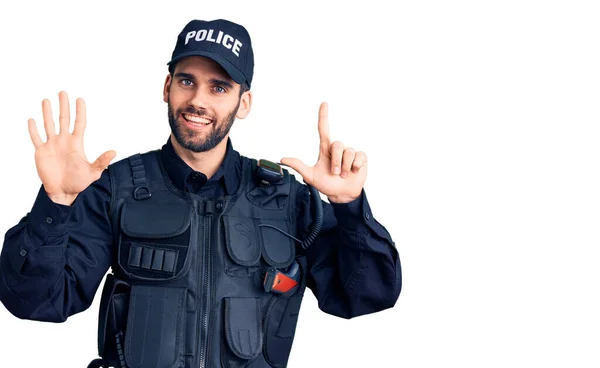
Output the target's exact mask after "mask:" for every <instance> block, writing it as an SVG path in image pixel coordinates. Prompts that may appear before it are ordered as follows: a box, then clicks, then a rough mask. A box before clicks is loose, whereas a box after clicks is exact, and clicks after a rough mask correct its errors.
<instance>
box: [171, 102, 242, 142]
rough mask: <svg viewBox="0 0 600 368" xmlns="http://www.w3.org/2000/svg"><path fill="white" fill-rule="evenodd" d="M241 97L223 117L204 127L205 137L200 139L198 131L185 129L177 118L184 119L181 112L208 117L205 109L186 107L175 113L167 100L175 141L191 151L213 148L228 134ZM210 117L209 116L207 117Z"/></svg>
mask: <svg viewBox="0 0 600 368" xmlns="http://www.w3.org/2000/svg"><path fill="white" fill-rule="evenodd" d="M240 101H241V98H240V99H239V100H238V103H237V105H236V107H235V108H233V110H231V111H230V113H229V114H227V116H225V118H224V119H222V120H219V121H216V120H214V119H213V122H212V123H211V124H210V125H211V127H210V129H206V133H205V134H206V135H207V136H206V138H205V139H201V138H200V133H199V132H194V131H192V130H190V129H187V128H186V127H185V126H184V125H183V124H184V123H182V122H180V121H179V119H180V118H181V119H184V117H183V116H181V114H194V115H198V116H205V117H209V116H208V114H207V113H206V110H204V109H202V110H196V109H194V108H192V107H186V108H181V109H177V111H176V113H174V112H173V107H172V106H171V100H169V101H168V103H167V106H168V109H169V112H168V114H169V125H170V126H171V132H172V133H173V136H175V139H176V140H177V143H179V144H180V145H181V146H182V147H183V148H185V149H188V150H190V151H193V152H206V151H210V150H211V149H213V148H215V147H216V146H217V145H218V144H219V143H221V141H223V138H225V137H226V136H227V134H229V130H230V129H231V126H232V125H233V121H234V120H235V115H236V114H237V111H238V109H239V107H240ZM209 118H210V117H209Z"/></svg>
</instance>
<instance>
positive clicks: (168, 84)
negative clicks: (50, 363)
mask: <svg viewBox="0 0 600 368" xmlns="http://www.w3.org/2000/svg"><path fill="white" fill-rule="evenodd" d="M171 80H172V79H171V74H169V75H167V79H166V80H165V87H164V89H163V101H165V102H169V92H170V91H171Z"/></svg>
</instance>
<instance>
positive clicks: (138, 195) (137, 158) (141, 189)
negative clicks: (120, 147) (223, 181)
mask: <svg viewBox="0 0 600 368" xmlns="http://www.w3.org/2000/svg"><path fill="white" fill-rule="evenodd" d="M129 166H130V167H131V174H132V177H133V185H134V186H135V188H134V189H133V198H135V199H136V200H138V201H139V200H142V199H146V198H150V197H151V196H152V193H151V192H150V188H149V187H148V181H147V180H146V170H145V169H144V162H143V161H142V156H141V155H140V154H139V153H136V154H135V155H133V156H131V157H129Z"/></svg>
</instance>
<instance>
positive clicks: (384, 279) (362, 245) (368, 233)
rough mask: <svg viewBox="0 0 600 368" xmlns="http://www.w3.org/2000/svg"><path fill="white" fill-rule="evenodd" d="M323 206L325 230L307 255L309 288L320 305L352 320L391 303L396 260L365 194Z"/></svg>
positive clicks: (397, 277)
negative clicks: (343, 201) (353, 199)
mask: <svg viewBox="0 0 600 368" xmlns="http://www.w3.org/2000/svg"><path fill="white" fill-rule="evenodd" d="M325 208H326V211H325V212H326V214H327V215H326V217H327V218H328V220H327V221H326V222H327V223H328V224H327V226H326V229H327V230H326V231H324V232H323V234H322V235H321V236H320V237H319V239H318V244H316V245H315V246H314V247H313V248H311V250H310V251H309V252H308V253H307V256H308V258H309V261H310V262H311V270H310V275H309V286H310V287H311V289H312V290H313V292H314V293H315V296H316V297H317V299H318V300H319V306H320V308H321V309H322V310H324V311H325V312H327V313H330V314H333V315H336V316H340V317H343V318H352V317H356V316H359V315H364V314H369V313H373V312H377V311H380V310H383V309H386V308H390V307H392V306H393V305H394V304H395V303H396V301H397V299H398V296H399V294H400V289H401V284H402V278H401V269H400V259H399V256H398V251H397V250H396V248H395V245H394V242H393V241H392V239H391V236H390V234H389V233H388V232H387V230H386V229H385V228H384V227H383V226H381V225H380V224H379V223H378V222H377V221H376V220H375V219H374V218H373V216H372V213H371V210H370V207H369V204H368V201H367V199H366V196H365V194H364V192H363V193H362V194H361V196H360V197H359V198H357V199H356V201H352V202H350V203H346V204H344V205H340V204H335V203H334V204H333V205H326V207H325Z"/></svg>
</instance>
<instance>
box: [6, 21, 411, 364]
mask: <svg viewBox="0 0 600 368" xmlns="http://www.w3.org/2000/svg"><path fill="white" fill-rule="evenodd" d="M168 64H169V75H168V76H167V77H166V81H165V85H164V91H163V94H164V101H165V102H166V103H167V105H168V118H169V124H170V126H171V132H172V134H171V136H170V137H169V139H168V141H167V143H166V144H165V145H164V146H163V147H162V149H160V150H156V151H151V152H147V153H144V154H137V155H133V156H131V157H128V158H126V159H123V160H120V161H118V162H116V163H113V164H110V165H109V163H110V161H111V160H112V159H113V158H114V157H115V154H116V153H115V152H114V151H107V152H106V153H104V154H102V155H101V156H100V157H99V158H98V159H97V160H96V161H94V162H93V163H89V162H88V161H87V159H86V158H85V155H84V152H83V134H84V129H85V124H86V113H85V104H84V102H83V100H82V99H78V100H77V109H76V118H75V122H74V130H73V133H72V134H71V133H70V132H69V124H70V116H69V101H68V97H67V95H66V93H64V92H61V93H60V94H59V102H60V107H59V108H60V115H59V124H60V127H59V128H60V129H59V130H60V133H59V134H56V133H55V127H54V122H53V119H52V112H51V108H50V104H49V102H48V101H47V100H44V101H43V103H42V105H43V108H42V110H43V117H44V125H45V130H46V135H47V141H46V142H43V141H42V139H41V137H40V135H39V133H38V131H37V129H36V125H35V122H34V121H33V120H30V121H29V132H30V135H31V139H32V142H33V144H34V147H35V149H36V153H35V162H36V166H37V170H38V174H39V176H40V179H41V181H42V187H41V188H40V191H39V194H38V197H37V199H36V202H35V204H34V206H33V208H32V210H31V212H30V213H29V214H27V215H26V216H25V217H24V218H23V219H22V220H21V221H20V222H19V224H17V225H16V226H15V227H13V228H12V229H10V230H9V231H8V232H7V234H6V238H5V242H4V246H3V249H2V253H1V259H0V261H1V265H2V267H1V268H0V300H1V301H2V302H3V304H4V305H5V306H6V308H7V309H8V310H9V311H10V312H11V313H12V314H14V315H15V316H17V317H19V318H24V319H31V320H40V321H54V322H62V321H65V320H66V319H67V318H68V317H69V316H71V315H73V314H75V313H79V312H81V311H83V310H85V309H87V308H88V307H89V306H90V304H91V303H92V300H93V298H94V295H95V293H96V291H97V289H98V287H99V285H100V283H101V281H102V279H103V277H104V276H105V274H106V271H107V270H108V269H109V267H110V268H111V270H112V272H110V273H109V274H108V276H107V279H106V283H105V286H104V290H103V292H102V298H101V302H100V303H101V304H100V316H99V333H98V347H99V355H100V356H101V359H97V360H94V361H93V362H92V363H90V367H100V366H115V367H156V368H161V367H185V368H187V367H220V366H224V367H284V366H286V365H287V361H288V357H289V353H290V350H291V346H292V341H293V336H294V332H295V327H296V322H297V318H298V312H299V309H300V303H301V301H302V297H303V294H304V291H305V288H306V287H308V288H310V289H311V290H312V292H313V293H314V295H315V296H316V298H317V299H318V301H319V307H320V308H321V309H322V310H323V311H325V312H326V313H329V314H332V315H335V316H339V317H342V318H353V317H356V316H360V315H364V314H368V313H374V312H377V311H380V310H383V309H386V308H390V307H392V306H393V305H394V304H395V303H396V301H397V298H398V296H399V293H400V289H401V271H400V260H399V257H398V252H397V250H396V249H395V247H394V243H393V241H392V239H391V237H390V235H389V233H388V232H387V231H386V229H385V228H384V227H383V226H382V225H381V224H379V223H378V222H377V221H376V220H375V219H374V218H373V215H372V212H371V209H370V207H369V204H368V202H367V198H366V194H365V192H364V190H363V185H364V182H365V180H366V175H367V156H366V154H365V153H364V152H356V151H354V150H353V149H351V148H349V147H345V146H344V145H343V144H342V143H341V142H332V141H331V138H330V136H329V129H328V121H327V105H326V104H322V105H321V108H320V110H319V120H318V132H319V135H320V147H319V158H318V161H317V163H316V164H315V165H314V166H312V167H310V166H307V165H305V164H304V163H302V162H301V161H300V160H298V159H295V158H284V159H282V160H281V163H282V164H283V165H287V166H289V167H292V168H294V169H295V170H296V171H297V172H298V173H299V174H300V175H301V176H302V178H303V180H304V182H305V183H306V184H308V185H309V186H310V187H309V186H307V185H303V184H301V183H300V182H298V181H297V180H296V179H295V177H294V176H293V175H291V174H290V173H289V172H288V171H287V170H283V169H281V167H280V166H278V165H277V164H274V163H271V162H267V161H256V160H253V159H250V158H247V157H244V156H241V155H240V154H239V153H238V152H236V151H235V150H234V149H233V146H232V143H231V140H230V139H229V131H230V129H231V127H232V125H233V122H234V120H235V118H238V119H243V118H245V117H246V116H247V115H248V114H249V113H250V110H251V106H252V92H251V91H250V86H251V82H252V74H253V67H254V56H253V51H252V46H251V42H250V36H249V35H248V33H247V31H246V30H245V29H244V27H242V26H241V25H238V24H235V23H232V22H229V21H226V20H215V21H210V22H205V21H199V20H194V21H191V22H189V23H188V24H187V25H186V26H185V28H184V29H183V30H182V32H181V34H180V35H179V37H178V39H177V43H176V46H175V50H174V51H173V55H172V59H171V61H170V62H169V63H168ZM107 166H108V168H107ZM314 189H316V190H318V191H319V192H320V193H323V194H324V195H326V196H327V197H328V199H329V203H327V202H322V201H321V199H320V198H319V197H318V193H317V192H316V191H314ZM321 211H322V212H321ZM315 365H318V361H316V360H315Z"/></svg>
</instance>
